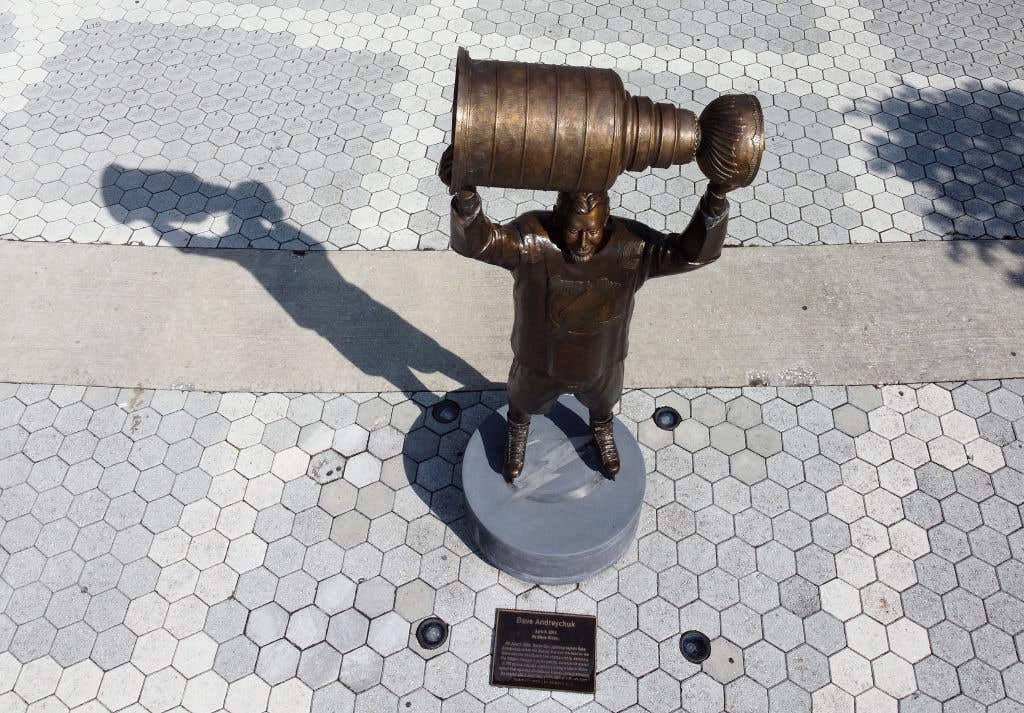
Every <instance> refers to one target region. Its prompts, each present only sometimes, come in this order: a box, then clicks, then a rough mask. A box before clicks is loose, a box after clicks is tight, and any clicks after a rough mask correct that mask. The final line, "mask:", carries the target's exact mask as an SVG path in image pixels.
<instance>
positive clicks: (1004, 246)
mask: <svg viewBox="0 0 1024 713" xmlns="http://www.w3.org/2000/svg"><path fill="white" fill-rule="evenodd" d="M948 250H949V257H950V259H951V260H953V261H954V262H964V261H965V260H967V259H968V258H969V257H970V256H971V255H973V256H974V257H975V258H976V259H978V260H981V262H982V263H984V264H985V265H988V266H990V267H992V268H993V269H1001V270H1002V271H1003V277H1004V278H1006V281H1007V282H1008V283H1010V284H1011V285H1013V286H1014V287H1020V288H1024V240H953V241H951V242H950V243H949V248H948ZM1001 255H1005V256H1009V257H1010V258H1012V259H1015V261H1016V266H1015V267H1005V266H1003V265H1002V263H1003V260H1002V259H1001V257H1000V256H1001Z"/></svg>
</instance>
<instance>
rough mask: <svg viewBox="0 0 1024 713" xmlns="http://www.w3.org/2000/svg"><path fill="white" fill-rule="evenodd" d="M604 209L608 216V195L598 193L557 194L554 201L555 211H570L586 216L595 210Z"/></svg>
mask: <svg viewBox="0 0 1024 713" xmlns="http://www.w3.org/2000/svg"><path fill="white" fill-rule="evenodd" d="M599 207H601V208H604V212H605V215H607V214H608V194H607V193H605V192H603V191H602V192H599V193H587V192H578V193H566V192H564V191H563V192H559V194H558V200H557V201H555V211H556V212H557V211H563V210H571V211H572V212H573V213H578V214H580V215H586V214H587V213H589V212H591V211H592V210H594V209H595V208H599Z"/></svg>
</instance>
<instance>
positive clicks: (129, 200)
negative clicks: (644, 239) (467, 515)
mask: <svg viewBox="0 0 1024 713" xmlns="http://www.w3.org/2000/svg"><path fill="white" fill-rule="evenodd" d="M101 195H102V198H103V202H104V204H105V206H106V208H107V210H108V211H109V212H110V214H111V215H113V216H114V217H115V218H116V219H117V220H119V221H121V222H123V223H125V224H132V223H137V222H143V223H146V224H148V225H149V226H150V227H152V229H153V230H155V231H156V232H157V233H159V234H160V235H161V236H162V237H163V238H164V240H165V242H170V243H171V244H173V245H175V246H187V245H191V246H194V245H197V244H199V245H203V244H213V245H218V244H220V245H224V244H231V236H233V235H238V233H239V231H241V230H245V231H246V232H245V235H246V238H247V239H248V240H252V242H253V243H256V242H257V241H258V240H260V239H261V238H269V239H272V240H273V241H274V243H277V244H279V245H301V246H303V247H304V248H305V249H302V250H290V251H287V252H289V253H290V256H291V260H290V261H289V265H288V266H287V268H282V266H281V262H280V260H277V259H274V260H268V259H267V258H268V257H273V255H272V253H274V252H278V251H269V250H240V249H233V248H226V247H225V248H218V249H215V250H203V251H201V252H199V253H197V254H201V255H203V256H204V257H206V258H210V259H216V260H231V261H234V262H236V263H237V264H238V265H240V266H242V267H244V268H245V269H246V270H247V271H249V273H250V274H252V276H253V277H254V278H256V280H257V281H258V282H259V283H260V284H261V285H262V286H263V288H264V289H266V290H267V292H268V293H269V294H270V295H271V296H272V297H273V298H274V299H275V300H276V301H277V303H278V304H279V305H280V306H281V307H282V308H283V309H284V310H285V311H286V312H287V313H288V315H289V316H290V317H291V318H292V319H293V320H294V321H295V323H296V324H297V325H299V326H300V327H304V328H306V329H310V330H313V331H314V332H316V333H317V334H319V335H320V336H321V337H323V338H324V339H326V340H327V341H328V342H329V343H330V344H331V345H332V346H333V347H334V348H335V349H337V350H338V352H339V353H341V354H342V355H343V356H344V357H345V358H346V359H348V360H349V361H350V362H352V363H353V364H354V365H355V366H356V367H358V368H359V369H360V370H362V371H363V372H364V373H366V374H369V375H372V376H379V377H382V378H384V379H386V380H387V381H389V382H390V383H391V384H393V385H394V386H395V390H401V391H404V392H406V394H407V395H410V396H412V397H413V398H412V402H413V403H415V404H416V405H417V406H418V407H419V415H418V416H417V417H416V419H415V421H414V422H413V423H412V424H411V425H410V426H409V429H408V431H407V433H406V436H405V439H404V442H403V449H402V450H403V452H402V454H401V456H398V457H401V458H402V459H403V469H404V471H405V474H406V477H407V479H408V482H409V483H410V484H411V485H412V486H413V489H414V490H415V491H416V493H417V495H419V497H420V498H421V499H422V500H423V502H424V503H425V504H426V505H427V506H428V507H429V508H430V509H431V510H432V511H433V512H434V513H435V515H436V516H437V517H438V518H439V519H440V520H442V521H443V522H445V523H446V524H447V525H448V526H449V528H450V529H451V531H452V532H454V533H455V534H456V535H457V536H458V537H459V539H462V540H463V542H464V544H465V545H467V546H469V547H470V548H471V547H472V545H470V542H469V539H468V538H467V536H466V533H465V525H464V519H463V518H462V511H463V505H462V493H461V488H460V486H461V479H460V478H459V476H458V473H457V471H458V465H459V464H460V463H461V457H462V450H463V449H464V448H465V443H466V441H468V433H471V432H472V429H474V428H475V423H472V424H471V421H474V422H477V421H476V419H478V418H479V419H481V420H482V417H483V413H480V412H479V409H476V410H474V409H473V408H472V406H473V404H477V405H479V403H480V398H481V395H480V392H479V391H475V390H474V391H465V390H464V389H459V390H456V391H452V392H449V393H447V394H443V395H438V394H436V393H433V392H430V391H429V390H428V389H427V387H426V385H425V384H424V383H423V381H422V380H421V379H420V377H419V376H418V375H417V372H419V373H423V374H430V373H440V374H443V375H445V376H446V377H448V378H450V379H452V380H454V381H457V382H460V383H462V384H467V383H469V384H473V385H474V388H475V389H476V388H480V387H484V388H486V385H489V384H490V383H491V382H489V380H488V379H486V378H485V377H484V376H483V375H482V374H480V372H479V371H477V370H476V369H475V368H474V367H473V366H472V365H470V364H469V363H467V362H466V361H465V360H464V359H462V358H461V357H460V356H458V355H457V354H455V353H453V352H451V351H450V350H449V349H447V348H445V347H444V346H442V345H441V344H439V343H438V342H437V341H436V340H435V339H434V338H433V337H430V336H428V335H426V334H424V333H423V332H422V331H420V330H419V329H417V328H416V327H415V326H413V325H412V324H410V323H409V322H408V321H407V320H405V319H404V318H403V317H402V316H401V315H399V314H397V313H396V312H394V311H393V310H391V309H390V308H388V307H386V306H384V305H382V304H380V303H379V302H378V301H376V300H375V299H373V297H371V296H370V295H369V294H367V293H366V292H365V291H364V290H362V289H360V288H359V287H357V286H355V285H353V284H352V283H351V282H349V281H348V280H346V279H345V278H344V276H342V275H341V274H340V273H339V272H338V270H337V269H336V268H335V267H334V265H333V264H332V263H331V261H330V260H328V259H327V257H328V256H327V251H325V250H324V249H323V245H322V244H321V243H320V241H318V240H316V239H315V238H313V237H311V236H309V235H308V234H306V233H304V232H303V231H301V230H299V229H298V228H296V227H295V226H293V225H290V224H289V223H287V222H285V221H284V220H283V218H284V213H283V211H282V210H281V208H280V207H279V206H278V205H277V204H276V202H275V200H274V197H273V194H272V193H271V191H270V189H269V188H268V187H267V186H266V185H265V184H263V183H260V182H258V181H246V182H243V183H239V184H237V185H235V186H224V185H220V184H215V183H208V182H206V181H203V180H202V179H200V178H199V177H197V176H195V175H193V174H191V173H187V172H181V171H168V170H154V171H150V170H141V169H129V168H124V167H122V166H118V165H116V164H112V165H110V166H107V167H106V168H105V169H104V171H103V174H102V176H101ZM217 223H220V224H223V235H221V236H213V235H210V230H211V226H213V225H214V224H217ZM190 228H191V229H194V232H193V231H190ZM214 232H216V231H214ZM261 233H262V234H261ZM244 244H248V242H246V243H244ZM268 244H269V241H268ZM179 249H187V248H182V247H179ZM310 284H312V285H315V286H316V290H315V299H310V290H309V285H310ZM341 312H344V313H347V315H349V316H351V315H366V318H367V327H368V328H367V329H366V330H360V329H359V327H358V323H357V324H355V325H353V322H352V321H350V320H346V322H345V324H346V325H347V327H348V331H342V329H341V328H340V320H339V319H338V315H339V313H341ZM370 320H372V322H373V323H372V324H370V323H369V322H370ZM353 329H354V331H353ZM268 356H269V357H270V358H272V355H268ZM279 368H281V369H315V368H316V364H280V365H279ZM338 389H339V391H344V390H345V385H344V384H338ZM494 395H495V396H496V395H497V394H494ZM444 399H451V400H454V401H455V402H456V403H459V404H461V405H464V406H466V407H469V409H468V410H467V411H462V413H461V415H460V416H461V426H462V428H464V429H465V428H467V427H468V428H469V431H468V432H466V431H460V430H459V427H460V421H456V422H454V424H451V425H444V426H440V427H439V423H438V422H437V421H436V420H435V419H433V418H432V416H431V414H430V411H431V408H432V406H433V405H434V404H436V403H438V402H440V401H442V400H444ZM481 408H483V407H481ZM487 410H488V411H489V410H490V409H487ZM432 428H433V430H431V429H432ZM448 433H451V435H447V436H446V435H444V434H448ZM460 434H461V435H460ZM442 441H444V442H443V443H442ZM431 442H433V443H434V445H433V448H432V449H431V447H430V445H429V444H430V443H431ZM442 449H443V450H442ZM439 452H443V456H439V455H437V454H438V453H439Z"/></svg>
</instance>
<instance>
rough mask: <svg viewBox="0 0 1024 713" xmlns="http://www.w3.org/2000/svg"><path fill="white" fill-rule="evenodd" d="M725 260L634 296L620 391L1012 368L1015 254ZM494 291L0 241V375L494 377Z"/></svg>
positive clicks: (138, 251)
mask: <svg viewBox="0 0 1024 713" xmlns="http://www.w3.org/2000/svg"><path fill="white" fill-rule="evenodd" d="M969 245H970V246H971V247H970V248H963V249H962V250H958V249H957V246H956V245H955V244H952V243H938V242H927V243H910V244H900V245H891V244H875V245H860V246H831V247H820V248H819V247H800V248H778V247H775V248H737V249H731V250H727V251H726V254H725V255H724V257H723V258H722V259H721V260H720V261H719V262H718V263H717V264H716V265H713V266H711V267H709V268H706V269H704V270H700V271H697V272H695V273H691V274H690V275H686V276H682V277H679V278H667V279H661V280H655V281H652V282H650V283H648V285H647V286H646V287H645V288H644V290H643V291H642V292H641V293H640V296H639V298H638V304H637V309H636V313H635V317H634V323H633V330H632V339H631V343H632V351H631V354H630V357H629V361H628V368H627V385H628V386H633V387H640V386H661V387H670V386H686V385H704V386H706V385H719V386H741V385H747V384H751V383H762V382H767V383H770V384H803V383H817V384H856V383H893V382H927V381H946V380H954V379H955V380H964V379H983V378H997V377H998V378H1009V377H1015V376H1021V375H1024V291H1022V286H1024V285H1022V282H1021V277H1020V273H1021V264H1022V262H1024V254H1022V253H1021V252H1020V250H1021V248H1020V245H1019V243H1017V242H1015V241H1014V242H1008V241H1001V242H984V241H983V242H974V243H969ZM510 291H511V279H510V277H509V275H508V274H506V273H504V272H503V271H501V270H499V269H497V268H492V267H489V266H486V265H481V264H477V263H474V262H472V261H470V260H466V259H464V258H461V257H460V256H458V255H455V254H451V253H440V252H437V253H434V252H404V253H395V252H390V253H389V252H375V253H360V252H330V253H324V252H310V253H305V254H301V255H299V254H295V253H291V252H285V251H261V250H224V249H218V250H184V251H178V250H170V249H166V248H143V247H115V246H90V245H75V244H40V243H14V242H3V243H0V304H2V305H3V306H4V307H3V311H4V316H5V318H4V319H3V320H2V321H0V381H9V382H37V383H58V384H60V383H65V384H81V385H131V386H144V387H153V388H160V387H186V388H196V389H210V390H238V389H244V390H249V391H256V392H264V391H286V392H300V391H305V392H309V391H313V392H338V391H346V392H355V391H381V390H389V389H403V390H404V389H424V388H425V389H430V390H446V389H450V388H453V387H455V386H457V385H460V384H461V385H463V386H465V387H468V388H480V387H484V386H487V385H488V384H493V383H499V384H500V383H502V382H503V381H504V379H505V375H506V373H507V369H508V365H509V360H510V358H511V354H510V349H509V346H508V335H509V332H510V325H511V313H512V301H511V295H510Z"/></svg>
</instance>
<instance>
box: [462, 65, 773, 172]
mask: <svg viewBox="0 0 1024 713" xmlns="http://www.w3.org/2000/svg"><path fill="white" fill-rule="evenodd" d="M452 134H453V136H454V139H453V147H454V154H453V157H452V187H453V190H458V189H459V188H460V187H462V186H505V187H514V188H534V189H539V190H557V191H604V190H607V189H608V188H610V187H611V186H612V184H613V183H614V182H615V179H616V178H617V177H618V176H619V174H620V173H622V172H623V171H626V170H629V171H642V170H644V169H646V168H649V167H651V166H654V167H657V168H666V167H668V166H671V165H675V164H685V163H689V162H690V161H692V160H694V158H695V157H696V159H697V161H698V164H699V165H700V167H701V170H702V171H704V172H705V174H706V175H707V176H708V178H711V179H712V180H715V181H716V182H718V183H721V184H728V185H735V186H741V185H746V184H748V183H750V181H751V180H753V178H754V175H755V174H756V173H757V167H758V165H759V164H760V161H761V153H762V151H763V146H764V141H763V135H764V121H763V118H762V116H761V106H760V104H759V103H758V101H757V100H756V99H755V98H754V97H752V96H750V95H729V96H723V97H721V98H719V99H717V100H715V101H714V102H712V103H711V104H709V105H708V106H707V108H706V109H705V110H704V112H703V113H702V114H701V116H700V119H698V118H697V116H696V115H695V114H694V113H693V112H692V111H689V110H688V109H681V108H678V107H676V106H674V105H672V104H664V103H655V102H653V101H652V100H651V99H649V98H647V97H634V96H630V94H629V93H628V92H626V90H625V88H624V87H623V85H622V80H621V79H620V78H619V75H617V74H616V73H615V72H614V71H612V70H610V69H597V68H594V67H568V66H555V65H548V64H527V63H523V62H501V61H496V60H473V59H470V58H469V53H468V52H466V50H465V49H463V48H459V53H458V60H457V64H456V72H455V100H454V102H453V105H452Z"/></svg>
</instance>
